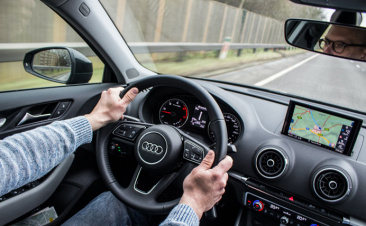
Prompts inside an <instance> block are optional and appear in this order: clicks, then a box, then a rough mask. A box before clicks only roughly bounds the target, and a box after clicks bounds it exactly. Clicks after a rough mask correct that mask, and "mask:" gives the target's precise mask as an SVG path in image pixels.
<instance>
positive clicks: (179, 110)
mask: <svg viewBox="0 0 366 226" xmlns="http://www.w3.org/2000/svg"><path fill="white" fill-rule="evenodd" d="M159 119H160V122H161V123H162V124H166V125H172V126H175V127H177V128H180V127H182V126H183V125H184V124H185V123H186V122H187V120H188V108H187V105H186V104H185V103H184V102H183V101H182V100H179V99H169V100H167V101H166V102H165V103H164V104H163V105H162V106H161V108H160V111H159Z"/></svg>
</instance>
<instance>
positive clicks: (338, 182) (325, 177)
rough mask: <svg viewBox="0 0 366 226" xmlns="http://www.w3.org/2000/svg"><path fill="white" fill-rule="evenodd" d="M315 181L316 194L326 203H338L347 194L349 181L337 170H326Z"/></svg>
mask: <svg viewBox="0 0 366 226" xmlns="http://www.w3.org/2000/svg"><path fill="white" fill-rule="evenodd" d="M314 180H315V181H314V189H315V192H316V194H317V195H318V196H320V197H321V198H323V199H324V200H326V201H338V200H340V199H342V198H343V197H344V196H345V195H346V194H347V191H348V180H347V178H346V177H345V176H344V175H343V174H342V173H340V172H338V171H336V170H332V169H330V170H324V171H322V172H320V173H318V175H317V176H316V177H315V179H314Z"/></svg>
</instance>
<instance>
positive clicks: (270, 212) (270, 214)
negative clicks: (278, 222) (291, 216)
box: [268, 211, 276, 217]
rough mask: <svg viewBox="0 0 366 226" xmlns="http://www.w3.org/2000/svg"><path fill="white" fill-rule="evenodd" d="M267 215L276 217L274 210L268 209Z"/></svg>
mask: <svg viewBox="0 0 366 226" xmlns="http://www.w3.org/2000/svg"><path fill="white" fill-rule="evenodd" d="M268 212H269V213H268V215H269V216H271V217H276V213H275V212H272V211H268Z"/></svg>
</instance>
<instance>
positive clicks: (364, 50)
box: [285, 19, 366, 61]
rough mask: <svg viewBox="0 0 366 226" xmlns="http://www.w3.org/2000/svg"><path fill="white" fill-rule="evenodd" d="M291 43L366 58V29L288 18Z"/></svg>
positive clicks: (354, 58) (288, 34)
mask: <svg viewBox="0 0 366 226" xmlns="http://www.w3.org/2000/svg"><path fill="white" fill-rule="evenodd" d="M285 38H286V41H287V43H288V44H290V45H292V46H295V47H299V48H302V49H306V50H310V51H313V52H318V53H322V54H326V55H332V56H337V57H342V58H346V59H352V60H359V61H365V60H366V29H365V28H360V27H356V26H351V25H344V24H339V23H332V22H321V21H311V20H303V19H289V20H287V21H286V24H285Z"/></svg>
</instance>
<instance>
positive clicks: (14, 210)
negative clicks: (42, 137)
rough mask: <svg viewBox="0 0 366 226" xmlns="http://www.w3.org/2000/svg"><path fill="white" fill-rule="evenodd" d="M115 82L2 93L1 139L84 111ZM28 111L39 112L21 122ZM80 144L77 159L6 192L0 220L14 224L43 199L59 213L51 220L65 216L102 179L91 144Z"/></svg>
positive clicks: (61, 218) (65, 162)
mask: <svg viewBox="0 0 366 226" xmlns="http://www.w3.org/2000/svg"><path fill="white" fill-rule="evenodd" d="M115 86H117V85H116V84H112V83H109V84H89V85H76V86H63V87H54V88H43V89H33V90H23V91H13V92H4V93H1V94H0V96H1V97H0V119H1V118H5V119H6V121H5V123H4V124H3V125H2V126H1V127H0V139H4V138H5V137H7V136H11V135H13V134H16V133H20V132H24V131H27V130H30V129H34V128H36V127H38V126H44V125H47V124H50V123H52V122H53V121H56V120H64V119H69V118H73V117H76V116H81V115H85V114H88V113H90V112H91V111H92V109H93V108H94V106H95V105H96V103H97V102H98V100H99V97H100V94H101V92H102V91H103V90H107V89H108V88H110V87H115ZM27 114H28V115H32V116H40V117H38V118H37V117H35V118H34V117H33V118H32V117H29V118H30V119H28V120H25V121H24V120H23V119H24V118H25V116H26V115H27ZM43 115H47V116H43ZM42 116H43V117H42ZM22 120H23V123H20V122H21V121H22ZM19 123H20V124H19ZM81 149H83V150H79V151H77V152H75V160H74V155H72V156H70V157H69V158H67V159H65V160H64V161H63V162H62V163H61V164H59V166H57V167H56V168H55V169H54V170H52V171H51V172H50V173H49V174H48V175H46V176H45V179H42V180H40V181H37V183H36V186H34V187H29V188H28V187H27V188H26V189H20V190H19V191H18V190H17V191H16V192H13V193H12V192H11V193H9V194H6V195H4V196H6V199H4V198H3V199H1V198H0V212H1V213H2V214H1V217H0V225H4V224H7V223H9V222H11V223H15V222H16V221H17V220H18V219H21V218H19V217H22V216H23V215H24V214H26V215H24V216H28V215H30V214H31V213H32V212H34V211H35V210H37V208H39V207H41V208H44V203H46V204H47V206H49V207H51V206H55V209H56V211H57V214H58V215H59V219H58V220H56V221H55V222H54V223H53V224H59V223H61V222H62V221H64V220H65V219H66V218H67V217H66V216H67V213H68V212H70V211H71V210H72V207H73V206H74V205H76V204H77V202H78V200H79V199H82V197H83V194H84V193H85V192H87V191H88V188H89V187H90V186H92V184H93V183H94V182H95V181H98V179H99V180H100V176H99V173H98V170H97V167H96V163H95V157H94V146H93V145H91V144H89V145H88V144H87V145H84V146H82V147H81ZM76 164H77V165H78V166H76ZM65 175H66V177H65ZM65 180H66V181H65ZM100 184H102V182H101V181H100ZM58 188H59V189H58ZM101 190H103V189H101ZM66 191H67V192H66ZM73 191H74V192H73ZM95 195H97V194H93V196H95ZM46 200H47V201H46ZM65 200H68V201H67V202H65ZM45 201H46V202H45ZM89 201H90V200H89ZM42 204H43V205H42ZM22 218H24V217H22Z"/></svg>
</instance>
